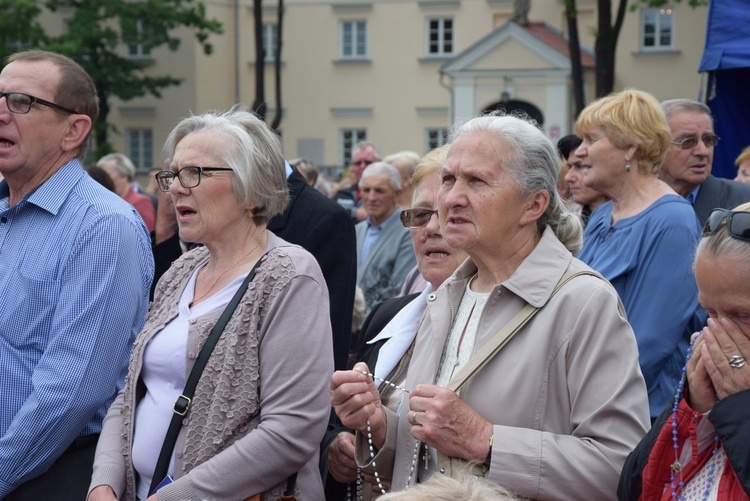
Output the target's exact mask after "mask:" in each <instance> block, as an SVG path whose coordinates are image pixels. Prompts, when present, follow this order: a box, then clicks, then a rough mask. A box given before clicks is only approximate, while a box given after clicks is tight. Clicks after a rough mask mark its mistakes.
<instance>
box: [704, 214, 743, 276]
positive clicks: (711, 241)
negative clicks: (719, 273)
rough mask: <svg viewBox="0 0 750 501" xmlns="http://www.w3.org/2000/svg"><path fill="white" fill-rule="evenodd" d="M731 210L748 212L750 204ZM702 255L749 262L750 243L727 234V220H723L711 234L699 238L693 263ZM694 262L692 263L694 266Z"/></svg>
mask: <svg viewBox="0 0 750 501" xmlns="http://www.w3.org/2000/svg"><path fill="white" fill-rule="evenodd" d="M732 210H735V211H746V212H750V202H747V203H744V204H741V205H738V206H737V207H735V208H734V209H732ZM703 253H709V254H710V255H711V256H713V257H717V256H732V257H737V258H739V259H742V260H744V261H748V260H750V242H747V241H744V240H740V239H738V238H734V237H733V236H732V235H731V234H730V233H729V226H728V224H727V220H726V219H724V220H723V221H722V222H720V223H719V225H718V226H717V227H716V229H715V230H714V232H713V233H710V234H708V235H706V236H704V237H703V238H701V240H700V242H699V243H698V248H697V249H696V250H695V261H697V260H698V257H699V256H700V255H701V254H703ZM695 261H694V262H693V265H694V266H695Z"/></svg>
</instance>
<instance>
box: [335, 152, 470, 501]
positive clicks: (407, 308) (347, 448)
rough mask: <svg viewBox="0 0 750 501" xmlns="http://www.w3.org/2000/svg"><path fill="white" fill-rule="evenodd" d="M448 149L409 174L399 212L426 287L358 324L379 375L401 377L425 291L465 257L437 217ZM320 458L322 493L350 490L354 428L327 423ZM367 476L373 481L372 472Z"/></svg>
mask: <svg viewBox="0 0 750 501" xmlns="http://www.w3.org/2000/svg"><path fill="white" fill-rule="evenodd" d="M447 151H448V146H447V145H446V146H442V147H440V148H438V149H436V150H433V151H431V152H430V153H428V154H427V155H425V156H424V157H422V159H421V160H420V161H419V163H418V164H417V167H416V170H415V172H414V175H413V176H412V179H411V184H412V203H411V209H406V210H404V211H402V212H401V223H402V224H403V225H404V226H406V227H407V228H411V238H412V244H413V246H414V254H415V255H416V258H417V267H418V269H419V272H420V273H421V274H422V276H423V277H424V278H425V280H427V283H428V285H427V288H426V289H425V290H424V291H423V292H422V293H421V294H420V293H417V294H411V295H408V296H403V297H397V298H393V299H390V300H388V301H384V302H382V303H380V304H378V305H376V306H375V307H374V308H373V309H372V311H371V312H370V315H369V316H368V317H367V319H366V320H365V323H364V325H363V326H362V333H361V336H360V337H361V341H360V348H359V357H358V360H359V361H363V362H365V363H366V364H367V366H368V367H372V368H374V371H373V372H374V374H375V375H376V376H377V377H379V378H381V379H387V380H389V381H394V382H397V383H402V382H403V380H404V378H405V377H406V368H407V367H408V365H409V360H410V359H411V353H412V351H413V342H414V337H415V335H416V333H417V323H418V321H419V319H420V318H421V316H422V312H423V311H424V309H425V305H426V303H427V296H428V295H429V294H430V293H432V292H433V291H434V290H435V289H437V288H438V287H440V285H441V284H442V283H443V282H444V281H445V279H446V278H448V277H449V276H450V275H451V274H452V273H453V272H454V271H455V270H456V268H458V265H459V264H461V262H462V261H463V260H464V259H466V253H465V252H463V251H460V250H455V249H451V248H450V247H448V244H446V243H445V240H443V236H442V234H441V232H440V225H439V223H438V218H437V192H438V189H439V188H440V178H439V177H438V170H439V169H440V167H441V166H442V165H443V160H444V159H445V154H446V152H447ZM380 397H381V399H382V401H383V404H384V405H388V406H391V407H393V408H395V406H396V405H397V404H398V400H399V398H400V395H399V394H398V392H394V390H393V388H391V387H386V388H381V394H380ZM322 458H323V465H322V466H323V471H324V472H325V471H326V469H327V471H328V473H329V478H328V480H327V483H326V499H328V500H329V501H333V500H338V499H346V495H347V488H348V489H349V490H350V492H351V494H352V495H354V492H352V491H353V490H354V489H355V486H354V485H353V486H351V487H348V486H347V485H344V484H349V483H352V482H355V481H356V480H357V465H356V463H355V462H354V434H353V432H352V431H351V430H350V429H348V428H346V427H344V426H342V425H341V424H340V422H339V421H338V420H337V421H336V422H335V423H333V424H332V426H329V432H328V433H327V434H326V438H325V439H324V448H323V454H322ZM368 480H369V481H370V482H373V478H372V477H369V478H368ZM373 483H374V482H373ZM370 487H372V485H368V486H366V487H365V490H368V491H369V490H370Z"/></svg>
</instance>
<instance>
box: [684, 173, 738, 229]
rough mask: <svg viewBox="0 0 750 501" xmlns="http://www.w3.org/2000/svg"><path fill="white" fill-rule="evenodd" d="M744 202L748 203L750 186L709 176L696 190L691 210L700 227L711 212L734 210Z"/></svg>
mask: <svg viewBox="0 0 750 501" xmlns="http://www.w3.org/2000/svg"><path fill="white" fill-rule="evenodd" d="M745 202H750V184H746V183H738V182H737V181H732V180H730V179H724V178H721V177H714V176H711V175H709V176H708V178H707V179H706V180H705V181H704V182H703V184H702V185H701V189H700V190H698V196H697V197H696V198H695V202H694V203H693V210H695V215H696V216H698V220H699V221H700V222H701V226H702V225H703V224H704V223H705V222H706V219H707V218H708V215H709V214H711V211H712V210H714V209H716V208H721V209H734V208H735V207H737V206H738V205H740V204H743V203H745Z"/></svg>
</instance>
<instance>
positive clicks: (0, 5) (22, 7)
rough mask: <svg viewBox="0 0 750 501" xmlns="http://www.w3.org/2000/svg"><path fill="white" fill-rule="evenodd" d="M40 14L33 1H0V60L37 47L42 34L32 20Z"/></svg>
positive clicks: (40, 29) (42, 37) (42, 36)
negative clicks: (0, 37) (0, 35)
mask: <svg viewBox="0 0 750 501" xmlns="http://www.w3.org/2000/svg"><path fill="white" fill-rule="evenodd" d="M40 12H41V9H40V8H39V6H38V5H37V2H36V1H35V0H0V33H2V39H0V58H5V57H6V56H8V55H10V54H12V53H14V52H17V51H19V50H22V49H25V48H28V47H35V46H38V45H39V43H40V41H42V40H43V39H44V32H43V30H42V28H41V27H40V26H39V24H38V23H35V22H34V18H35V17H36V16H37V15H39V13H40Z"/></svg>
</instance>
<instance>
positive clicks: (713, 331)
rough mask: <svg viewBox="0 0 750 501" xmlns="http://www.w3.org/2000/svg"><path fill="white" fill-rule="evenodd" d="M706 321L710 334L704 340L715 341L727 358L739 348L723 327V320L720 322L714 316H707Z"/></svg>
mask: <svg viewBox="0 0 750 501" xmlns="http://www.w3.org/2000/svg"><path fill="white" fill-rule="evenodd" d="M706 323H707V324H708V328H709V332H710V336H708V338H707V341H706V342H711V341H712V340H713V341H715V342H716V344H717V345H718V346H719V347H720V348H721V351H723V352H724V354H725V355H726V357H727V358H728V357H730V356H732V354H735V353H737V351H738V349H739V348H738V347H737V344H736V343H735V342H734V339H732V336H731V335H730V334H729V333H728V332H727V330H726V329H725V327H724V323H723V322H720V321H719V320H718V319H716V318H709V319H708V322H706Z"/></svg>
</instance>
